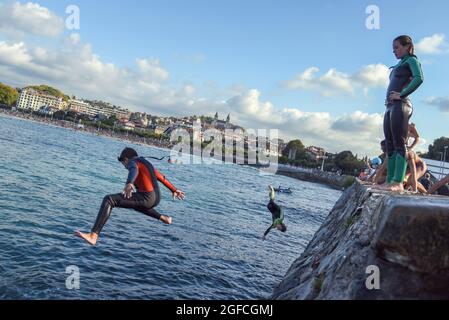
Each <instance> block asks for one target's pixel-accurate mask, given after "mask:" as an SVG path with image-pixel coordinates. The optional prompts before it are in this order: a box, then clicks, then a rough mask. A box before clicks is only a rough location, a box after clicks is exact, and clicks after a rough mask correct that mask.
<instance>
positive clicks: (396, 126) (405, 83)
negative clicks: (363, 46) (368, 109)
mask: <svg viewBox="0 0 449 320" xmlns="http://www.w3.org/2000/svg"><path fill="white" fill-rule="evenodd" d="M422 82H423V75H422V70H421V65H420V63H419V61H418V59H417V58H416V57H415V56H413V55H407V56H405V57H404V58H402V60H401V61H400V62H399V63H398V64H397V65H396V66H395V67H393V70H392V72H391V74H390V85H389V86H388V90H387V102H386V106H387V110H386V111H385V116H384V126H383V127H384V128H383V129H384V134H385V142H386V149H387V155H388V170H387V171H388V173H387V181H388V182H389V183H391V182H398V183H399V182H403V181H404V177H405V171H406V168H407V161H406V152H407V150H406V140H407V136H408V123H409V119H410V117H411V115H412V112H413V109H412V105H411V102H410V100H409V99H408V98H407V97H408V96H409V95H410V94H411V93H412V92H414V91H415V90H416V89H417V88H418V87H419V86H420V85H421V83H422ZM391 91H395V92H399V93H400V97H401V99H402V100H393V101H389V95H390V93H391Z"/></svg>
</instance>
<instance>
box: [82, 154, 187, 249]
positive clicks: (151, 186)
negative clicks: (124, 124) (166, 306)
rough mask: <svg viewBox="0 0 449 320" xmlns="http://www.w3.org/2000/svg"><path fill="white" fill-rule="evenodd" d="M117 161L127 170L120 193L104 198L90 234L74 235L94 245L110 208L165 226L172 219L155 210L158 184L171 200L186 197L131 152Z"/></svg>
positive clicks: (157, 202) (151, 166)
mask: <svg viewBox="0 0 449 320" xmlns="http://www.w3.org/2000/svg"><path fill="white" fill-rule="evenodd" d="M118 160H119V161H120V162H121V163H122V164H123V165H124V166H125V168H126V169H128V171H129V173H128V179H127V180H126V185H125V188H124V189H123V192H122V193H119V194H111V195H107V196H106V197H104V199H103V203H102V204H101V207H100V211H99V212H98V216H97V220H96V221H95V224H94V226H93V228H92V230H91V232H90V233H83V232H80V231H76V232H75V235H76V236H78V237H80V238H82V239H84V240H86V241H87V242H88V243H89V244H91V245H93V246H94V245H95V244H96V243H97V241H98V238H99V235H100V232H101V230H102V229H103V227H104V225H105V224H106V222H107V221H108V219H109V217H110V215H111V211H112V209H113V208H129V209H134V210H136V211H139V212H141V213H143V214H145V215H147V216H150V217H152V218H155V219H157V220H159V221H162V222H164V223H165V224H171V223H172V218H171V217H168V216H165V215H161V214H160V213H159V212H157V211H156V210H155V209H154V208H155V207H156V206H157V205H158V204H159V200H160V191H159V186H158V181H160V182H162V183H163V184H164V185H165V186H166V187H167V188H168V189H170V191H171V192H172V193H173V199H179V200H184V198H185V194H184V192H182V191H181V190H178V189H176V188H175V187H174V186H173V185H172V184H171V183H170V181H168V180H167V179H166V178H165V177H164V176H163V175H162V174H161V173H160V172H159V171H158V170H156V169H155V168H154V167H153V165H152V164H151V163H150V162H148V161H147V160H146V159H144V158H143V157H139V156H138V155H137V152H136V151H135V150H134V149H132V148H125V149H124V150H123V151H122V153H121V155H120V157H119V158H118ZM134 188H136V189H137V192H134Z"/></svg>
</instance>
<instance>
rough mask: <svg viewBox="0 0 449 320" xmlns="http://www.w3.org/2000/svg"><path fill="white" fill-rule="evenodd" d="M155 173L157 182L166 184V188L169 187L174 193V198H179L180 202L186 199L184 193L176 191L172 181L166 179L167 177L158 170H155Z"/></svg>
mask: <svg viewBox="0 0 449 320" xmlns="http://www.w3.org/2000/svg"><path fill="white" fill-rule="evenodd" d="M154 173H155V174H156V178H157V180H159V181H160V182H162V183H163V184H164V186H165V187H167V188H168V189H169V190H170V191H171V192H172V193H173V198H178V199H180V200H183V199H184V197H185V193H184V192H182V191H181V190H178V189H176V187H175V186H174V185H173V184H172V183H171V182H170V181H168V179H167V178H165V176H164V175H163V174H161V173H160V172H159V171H158V170H157V169H154Z"/></svg>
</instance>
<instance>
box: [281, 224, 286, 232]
mask: <svg viewBox="0 0 449 320" xmlns="http://www.w3.org/2000/svg"><path fill="white" fill-rule="evenodd" d="M281 231H282V232H285V231H287V226H286V225H285V224H283V223H282V224H281Z"/></svg>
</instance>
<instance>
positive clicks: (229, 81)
mask: <svg viewBox="0 0 449 320" xmlns="http://www.w3.org/2000/svg"><path fill="white" fill-rule="evenodd" d="M371 5H374V6H375V7H376V8H375V9H376V10H378V11H374V14H373V11H371V9H370V6H371ZM70 6H76V8H77V9H79V26H78V25H76V23H75V24H74V22H76V21H77V20H76V19H74V15H73V13H74V11H73V10H70V9H71V7H70ZM68 9H69V10H68ZM447 12H449V2H448V1H444V0H441V1H411V0H409V1H394V2H393V1H376V0H374V1H356V0H346V1H326V0H316V1H313V2H310V1H299V0H296V1H286V0H279V1H271V0H258V1H255V0H245V1H235V0H208V1H206V0H166V1H139V0H127V1H126V2H125V1H104V0H100V1H84V0H83V1H76V0H70V1H65V0H57V1H56V0H53V1H36V2H25V1H9V0H0V82H3V83H6V84H9V85H12V86H17V87H23V86H27V85H31V84H48V85H52V86H54V87H56V88H58V89H60V90H62V91H64V93H66V94H69V95H75V96H76V97H77V98H85V99H99V100H104V101H107V102H110V103H112V104H114V105H120V106H122V107H125V108H129V109H130V110H132V111H141V112H147V113H149V114H154V115H161V116H168V115H170V116H171V115H174V116H187V115H211V116H213V115H214V114H215V112H218V113H219V115H220V118H222V119H225V118H226V116H227V114H228V113H230V114H231V120H232V122H233V123H235V124H238V125H241V126H244V127H245V128H252V129H278V130H279V135H280V137H281V138H284V139H285V140H287V141H288V140H291V139H297V138H299V139H301V140H302V141H303V143H304V144H305V145H306V146H308V145H316V146H322V147H324V148H325V149H326V150H327V151H330V152H340V151H343V150H351V151H353V152H354V153H356V154H358V155H359V157H362V156H364V155H368V156H374V155H376V154H379V151H380V150H379V142H380V141H381V140H382V139H383V131H382V123H383V113H384V110H385V106H384V100H385V94H386V88H387V86H388V76H389V69H388V68H389V67H390V66H393V65H395V64H396V63H397V60H396V58H395V57H394V55H393V53H392V40H393V39H394V38H395V37H396V36H398V35H401V34H407V35H410V36H411V37H412V39H413V40H414V43H415V47H416V55H417V56H418V58H419V60H420V62H421V64H422V68H423V72H424V84H423V85H422V86H421V87H420V88H419V89H418V90H417V91H416V92H415V93H413V94H412V95H411V96H410V98H411V99H412V102H413V105H414V114H413V118H412V121H413V122H415V123H416V126H417V128H418V131H419V132H420V135H421V137H422V142H421V144H420V145H419V146H418V150H421V151H426V150H427V147H428V144H429V143H432V142H433V140H434V139H436V138H439V137H441V136H448V135H449V130H448V129H447V123H448V120H449V90H448V89H449V81H447V80H448V79H447V75H448V74H449V60H448V58H449V40H447V38H446V36H447V35H448V34H449V24H447V23H445V22H446V21H447V16H446V15H447ZM377 13H378V14H377ZM373 17H374V18H375V19H377V20H373ZM373 21H374V24H375V25H376V26H377V28H374V29H373V28H369V27H367V23H368V25H370V24H371V25H372V23H373Z"/></svg>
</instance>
